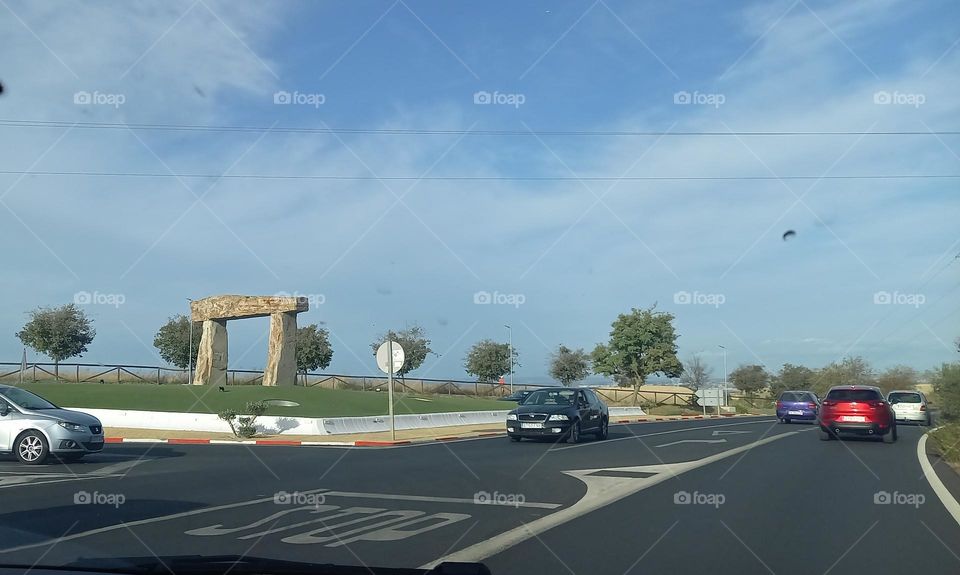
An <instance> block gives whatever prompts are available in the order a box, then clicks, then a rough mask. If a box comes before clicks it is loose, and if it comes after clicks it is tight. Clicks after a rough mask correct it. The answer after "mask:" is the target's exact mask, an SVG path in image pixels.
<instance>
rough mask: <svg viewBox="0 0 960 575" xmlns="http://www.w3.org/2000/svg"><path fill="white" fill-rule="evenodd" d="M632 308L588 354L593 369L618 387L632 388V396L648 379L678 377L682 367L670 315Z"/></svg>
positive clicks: (615, 321)
mask: <svg viewBox="0 0 960 575" xmlns="http://www.w3.org/2000/svg"><path fill="white" fill-rule="evenodd" d="M655 307H656V306H651V307H649V308H647V309H642V310H641V309H636V308H634V309H632V310H630V313H628V314H620V315H619V316H617V319H616V320H614V322H613V324H611V326H612V329H611V331H610V341H609V342H608V343H607V344H597V347H595V348H594V350H593V353H592V354H591V355H592V359H593V370H594V372H596V373H599V374H602V375H607V376H612V377H613V379H614V381H616V382H617V384H618V385H621V386H628V385H632V386H633V390H634V392H635V393H636V392H637V391H638V390H639V388H640V386H641V385H643V383H644V382H645V381H646V379H647V377H648V376H651V375H656V374H662V375H665V376H667V377H679V376H680V375H681V374H682V373H683V364H682V363H680V359H679V358H677V335H676V332H675V331H674V328H673V314H670V313H667V312H658V311H655Z"/></svg>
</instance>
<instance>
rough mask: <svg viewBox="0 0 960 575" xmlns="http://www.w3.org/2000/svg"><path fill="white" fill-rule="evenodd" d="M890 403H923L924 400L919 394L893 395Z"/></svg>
mask: <svg viewBox="0 0 960 575" xmlns="http://www.w3.org/2000/svg"><path fill="white" fill-rule="evenodd" d="M888 399H889V401H890V403H922V402H923V399H922V398H921V397H920V394H919V393H891V394H890V397H889V398H888Z"/></svg>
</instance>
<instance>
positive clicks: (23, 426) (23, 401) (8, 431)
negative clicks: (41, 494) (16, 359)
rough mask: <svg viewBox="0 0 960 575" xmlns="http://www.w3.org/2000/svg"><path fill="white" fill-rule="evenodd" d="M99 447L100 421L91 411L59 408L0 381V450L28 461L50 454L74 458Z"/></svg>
mask: <svg viewBox="0 0 960 575" xmlns="http://www.w3.org/2000/svg"><path fill="white" fill-rule="evenodd" d="M102 449H103V425H101V424H100V420H99V419H97V418H96V417H94V416H92V415H88V414H86V413H81V412H79V411H72V410H69V409H62V408H59V407H57V406H56V405H54V404H52V403H50V402H49V401H47V400H46V399H43V398H42V397H40V396H39V395H36V394H35V393H31V392H29V391H27V390H25V389H20V388H19V387H11V386H8V385H0V453H11V452H12V453H13V454H14V455H16V456H17V459H19V460H20V461H21V462H23V463H26V464H28V465H39V464H41V463H43V462H44V461H45V460H46V459H47V457H48V456H49V455H50V454H53V455H55V456H56V457H57V458H58V459H61V460H63V461H77V460H79V459H80V458H82V457H83V456H84V455H86V454H88V453H96V452H98V451H101V450H102Z"/></svg>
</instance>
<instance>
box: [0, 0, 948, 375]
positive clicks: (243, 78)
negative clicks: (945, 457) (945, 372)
mask: <svg viewBox="0 0 960 575" xmlns="http://www.w3.org/2000/svg"><path fill="white" fill-rule="evenodd" d="M0 12H3V13H5V16H4V17H3V18H0V50H2V51H3V53H4V54H7V55H8V56H11V55H15V57H8V58H5V59H4V60H5V63H4V66H3V68H2V69H0V81H2V82H3V83H4V86H5V87H6V91H5V93H4V94H3V95H2V96H0V119H3V120H15V121H23V120H27V121H33V122H57V123H58V124H57V127H37V126H36V125H31V126H13V125H10V123H9V122H7V123H6V124H4V123H0V130H2V132H3V135H4V137H3V138H2V140H0V171H4V172H9V173H4V174H0V192H2V195H0V201H2V205H0V234H2V238H3V245H5V246H8V248H9V249H8V251H7V254H6V258H5V263H6V266H5V267H6V269H7V273H5V274H4V275H3V280H2V283H0V294H2V295H3V298H4V302H5V305H4V306H3V307H2V308H0V322H2V325H3V326H5V329H3V330H2V331H0V357H3V358H4V359H5V360H7V361H17V360H18V359H19V355H20V349H21V346H20V344H19V341H18V340H17V339H16V337H15V335H14V334H15V332H16V331H17V330H18V329H19V328H20V327H21V326H22V324H23V322H24V319H25V315H24V314H25V312H26V311H27V310H29V309H32V308H34V307H36V306H39V305H57V304H62V303H67V302H70V301H73V300H74V297H75V294H77V293H78V292H89V293H95V294H97V295H99V296H101V297H100V298H99V301H101V302H107V301H109V302H114V303H115V302H116V301H117V298H116V297H114V298H112V299H111V298H110V297H109V296H111V295H120V296H122V301H123V303H122V304H120V305H114V303H99V304H98V303H96V301H94V302H93V303H90V304H85V305H84V308H85V310H86V311H87V313H88V314H89V315H90V316H91V317H93V318H94V319H95V325H96V328H97V331H98V335H97V338H96V340H95V341H94V343H93V344H92V346H91V348H90V350H89V352H88V353H87V354H86V355H85V356H84V358H83V360H84V361H90V362H102V363H141V364H161V363H162V362H161V360H160V359H159V358H158V357H157V355H156V353H155V350H154V349H153V347H152V345H151V342H152V339H153V334H154V333H155V331H156V329H157V328H158V327H159V326H160V325H161V324H162V323H163V322H164V321H165V319H166V318H167V317H168V316H171V315H174V314H176V313H184V312H186V310H187V302H186V298H200V297H205V296H209V295H214V294H224V293H234V294H274V293H278V292H286V293H296V294H300V295H308V296H310V297H311V298H312V301H313V303H314V305H313V306H312V309H311V311H310V312H308V313H306V314H303V315H301V316H300V322H301V323H302V324H305V323H320V322H322V323H323V324H324V325H325V327H327V328H328V329H329V330H330V331H331V334H332V343H333V346H334V349H335V356H334V360H333V364H332V365H331V366H330V369H329V371H332V372H338V373H372V372H374V370H375V369H376V368H375V364H374V361H373V357H372V355H371V354H370V349H369V343H370V341H371V340H372V339H373V338H374V337H375V336H376V334H378V333H380V332H381V331H383V330H385V329H387V328H398V327H404V326H406V325H410V324H413V323H418V324H420V325H422V326H423V327H424V328H425V329H426V331H427V333H428V334H429V336H430V337H431V338H432V339H433V348H434V350H435V351H436V352H437V353H438V354H440V356H439V357H434V358H431V359H430V360H429V362H428V363H427V364H425V365H424V367H422V368H421V369H420V370H419V371H418V372H416V373H418V374H420V375H422V376H425V377H453V378H460V377H466V375H465V374H464V372H463V369H462V360H463V357H464V356H465V355H466V352H467V349H468V348H469V346H470V345H471V344H472V343H473V342H475V341H477V340H479V339H482V338H494V339H499V340H502V341H503V340H506V337H507V330H506V329H505V328H504V327H503V326H504V324H510V325H512V326H513V341H514V345H515V347H516V348H517V349H518V351H519V352H520V355H521V363H522V367H520V368H518V370H517V375H516V377H517V379H518V380H523V379H528V380H535V381H542V380H543V377H544V375H545V373H546V362H547V356H548V354H549V351H550V350H551V349H553V348H555V347H556V346H557V345H558V344H561V343H563V344H566V345H568V346H571V347H584V348H587V349H588V350H589V349H591V348H592V347H593V346H594V345H595V344H596V343H598V342H601V341H605V339H606V336H607V333H608V331H609V327H610V323H611V321H612V320H613V319H614V318H615V317H616V315H617V314H618V313H621V312H625V311H628V310H629V309H630V308H631V307H646V306H649V305H652V304H654V303H656V304H658V307H659V309H662V310H666V311H670V312H672V313H674V314H676V316H677V319H676V326H677V328H678V331H679V333H680V339H679V346H680V351H681V355H682V357H683V358H684V359H686V358H688V357H689V356H690V354H692V353H702V354H703V356H704V358H705V359H706V360H707V361H708V362H709V363H710V364H711V365H712V366H713V367H714V368H715V369H716V371H717V373H718V374H719V372H720V371H721V365H722V363H721V362H722V350H720V349H719V348H718V346H719V345H723V346H725V347H726V348H727V351H728V363H729V365H730V367H731V369H732V368H733V367H734V366H736V365H737V364H739V363H764V364H765V365H768V366H770V367H771V368H776V367H778V366H779V365H781V364H782V363H784V362H791V363H802V364H806V365H810V366H820V365H823V364H826V363H828V362H830V361H834V360H837V359H839V358H840V357H842V356H844V355H863V356H864V357H866V358H867V359H869V360H871V361H872V362H873V363H874V364H875V365H876V366H878V367H881V368H882V367H886V366H891V365H894V364H899V363H905V364H908V365H912V366H914V367H917V368H918V369H925V368H928V367H932V366H934V365H937V364H939V363H940V362H943V361H952V360H955V359H956V357H957V354H956V352H955V351H953V350H952V349H951V342H952V341H953V340H954V339H955V338H956V337H957V336H958V335H960V329H958V328H957V326H958V325H960V308H958V305H960V290H958V287H960V284H958V277H960V262H957V261H956V260H954V259H953V258H954V256H956V255H957V254H958V253H960V232H958V229H960V228H958V227H957V215H958V213H960V195H958V194H957V191H958V190H957V185H958V180H956V179H953V180H951V179H909V180H907V179H904V180H863V179H853V180H839V179H829V178H827V179H819V180H818V179H813V180H793V179H788V178H789V177H791V176H812V177H813V178H820V177H821V176H843V175H880V174H886V175H890V174H928V175H929V174H941V175H942V174H960V137H958V136H953V135H933V134H930V132H941V131H952V130H957V128H958V126H957V123H956V119H957V118H958V117H960V110H958V107H960V105H958V102H960V100H958V99H957V97H956V94H957V93H958V88H960V46H958V40H960V17H958V16H960V13H958V12H960V7H958V6H957V5H956V4H955V3H950V2H946V1H943V2H937V1H935V2H928V3H915V2H906V1H898V0H882V1H877V2H857V3H852V2H851V3H828V2H813V1H807V2H800V1H795V2H794V1H788V2H755V3H752V2H751V3H733V2H671V3H662V5H661V4H657V3H634V2H616V1H612V0H605V1H597V2H525V3H514V2H493V3H491V2H420V1H415V0H406V1H402V2H401V1H398V2H389V1H387V2H380V1H357V2H278V3H263V2H229V3H228V2H217V1H213V0H203V1H196V2H193V1H184V2H163V3H138V4H130V3H126V2H104V3H96V4H93V3H90V4H84V5H80V6H77V5H74V4H62V3H56V2H50V3H42V4H37V3H31V2H10V1H8V2H6V3H5V5H4V6H0ZM78 94H80V95H79V96H78ZM83 94H89V95H90V96H89V101H90V103H87V101H86V100H84V98H85V96H83ZM285 94H289V95H290V100H291V102H290V103H286V100H285V98H286V96H285ZM487 95H489V100H491V102H490V103H484V102H485V99H487V97H488V96H487ZM76 122H81V123H85V122H100V123H107V124H112V125H117V126H120V127H119V128H117V129H89V128H86V127H83V126H82V125H81V126H74V127H72V128H71V127H70V126H71V125H72V124H73V123H76ZM138 124H168V125H192V126H195V125H200V126H263V127H273V128H274V130H270V131H262V130H261V131H253V132H237V131H231V132H222V131H185V130H148V129H143V128H138V127H132V128H126V127H123V126H125V125H134V126H135V125H138ZM290 127H301V128H302V127H305V128H326V127H334V128H372V129H381V130H382V129H423V130H441V131H443V130H447V131H451V132H452V133H448V134H439V135H422V134H421V135H383V134H337V135H331V134H316V133H296V132H290V131H285V130H284V128H290ZM485 130H487V131H489V130H493V131H513V132H520V133H526V134H527V135H524V136H506V135H475V134H472V133H471V132H474V131H485ZM543 131H547V132H549V131H567V132H570V131H573V132H576V131H594V132H595V131H639V132H657V133H659V132H668V133H670V134H672V133H675V132H720V133H725V134H728V135H725V136H676V135H666V136H642V137H626V136H619V137H612V136H603V137H601V136H570V135H565V136H561V135H543V136H539V135H531V133H532V134H537V133H539V132H543ZM746 131H850V132H890V131H901V132H902V131H909V132H922V133H923V134H921V135H912V136H904V135H890V136H884V135H876V134H870V135H841V136H823V135H818V136H813V135H810V136H778V137H757V136H732V135H729V133H731V132H746ZM463 132H467V135H463ZM65 171H70V172H106V173H152V174H163V175H166V176H167V177H150V178H145V177H117V176H110V177H108V176H98V177H93V176H77V175H70V176H66V175H60V176H54V175H43V173H49V172H65ZM22 172H38V173H40V174H34V175H29V174H26V175H24V174H22ZM171 174H177V175H180V176H179V177H173V176H172V175H171ZM185 174H214V175H219V174H228V175H232V176H236V175H245V174H246V175H249V174H274V175H276V174H282V175H297V176H305V175H306V176H330V175H338V176H351V177H360V178H366V179H354V180H340V181H329V180H303V179H297V180H291V179H284V180H280V179H250V178H233V177H225V178H220V179H215V178H197V177H188V176H184V175H185ZM424 175H426V176H428V178H427V179H421V180H412V181H409V180H408V181H396V180H389V179H386V180H377V179H376V178H389V177H394V176H404V177H414V178H417V177H422V176H424ZM465 176H475V177H479V176H482V177H488V178H508V179H488V180H474V181H463V180H436V179H429V178H430V177H434V178H435V177H458V178H460V177H465ZM624 176H625V179H623V180H620V181H595V180H590V179H583V178H591V177H600V178H604V177H606V178H620V177H624ZM651 176H680V177H685V178H691V177H744V176H751V177H752V176H764V177H767V178H770V179H766V180H760V181H744V180H679V181H676V180H675V181H642V180H630V179H629V178H639V177H651ZM530 177H563V178H568V179H567V180H563V181H546V182H545V181H535V182H533V181H524V180H516V179H509V178H530ZM777 178H787V179H782V180H778V179H777ZM788 229H792V230H796V232H797V235H796V236H795V237H794V238H793V239H792V240H791V241H788V242H784V241H782V240H781V234H782V233H783V232H784V231H786V230H788ZM951 262H953V263H951ZM478 292H488V293H490V294H494V293H495V294H497V295H498V296H499V300H498V301H502V302H513V304H510V303H491V304H486V305H482V304H476V303H474V300H475V295H476V294H477V293H478ZM884 294H888V295H884ZM888 296H889V297H888ZM94 299H95V300H96V298H94ZM481 299H482V298H481ZM494 299H497V298H494ZM688 300H689V301H690V302H691V303H685V302H687V301H688ZM886 301H890V302H891V303H885V302H886ZM517 302H522V303H519V305H517ZM266 331H267V321H266V320H247V321H243V322H239V321H238V322H233V323H231V324H230V351H229V354H230V364H231V366H232V367H237V368H258V367H262V365H263V363H264V359H265V354H266V339H265V335H266Z"/></svg>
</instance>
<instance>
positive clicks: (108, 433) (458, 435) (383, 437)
mask: <svg viewBox="0 0 960 575" xmlns="http://www.w3.org/2000/svg"><path fill="white" fill-rule="evenodd" d="M730 417H738V416H735V415H732V414H731V415H724V416H719V415H712V416H711V415H708V416H706V417H704V416H702V415H696V416H693V415H683V416H680V415H673V416H667V415H646V416H642V417H639V418H632V417H631V418H627V417H616V418H613V419H612V420H611V421H610V423H611V424H613V425H617V424H623V423H645V422H654V421H680V420H687V419H727V418H730ZM741 417H742V416H741ZM746 417H751V416H746ZM753 417H756V416H753ZM504 434H505V429H504V427H502V426H500V425H491V424H477V425H454V426H446V427H432V428H425V429H405V430H401V431H397V432H396V437H397V438H396V441H392V440H391V439H390V432H389V431H385V432H377V433H349V434H337V435H288V434H283V435H262V436H261V435H258V436H256V437H253V438H250V439H238V438H237V437H234V436H233V434H231V433H210V432H199V431H168V430H159V429H132V428H121V427H106V428H104V436H105V437H106V442H107V443H173V444H208V443H213V444H247V445H335V446H354V447H377V446H389V445H405V444H410V443H419V442H425V441H451V440H455V439H469V438H473V437H490V436H495V435H504Z"/></svg>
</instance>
